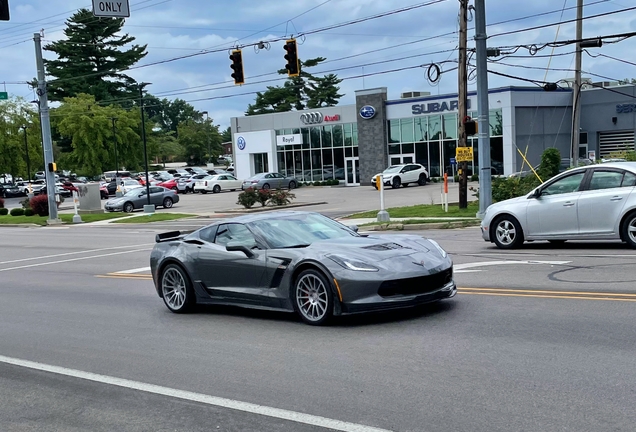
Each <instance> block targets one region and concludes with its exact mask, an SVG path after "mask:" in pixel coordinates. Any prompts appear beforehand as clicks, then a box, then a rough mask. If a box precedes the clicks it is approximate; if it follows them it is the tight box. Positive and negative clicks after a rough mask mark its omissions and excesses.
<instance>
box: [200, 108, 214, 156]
mask: <svg viewBox="0 0 636 432" xmlns="http://www.w3.org/2000/svg"><path fill="white" fill-rule="evenodd" d="M201 114H203V115H205V126H206V128H205V136H206V140H207V141H208V163H211V162H212V149H211V148H210V134H209V133H208V129H207V126H208V122H209V121H210V115H209V114H208V112H207V111H203V112H202V113H201Z"/></svg>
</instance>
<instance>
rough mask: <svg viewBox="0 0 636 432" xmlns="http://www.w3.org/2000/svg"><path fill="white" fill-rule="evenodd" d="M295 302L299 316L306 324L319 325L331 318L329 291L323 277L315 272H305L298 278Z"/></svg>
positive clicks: (330, 296)
mask: <svg viewBox="0 0 636 432" xmlns="http://www.w3.org/2000/svg"><path fill="white" fill-rule="evenodd" d="M295 301H296V307H297V310H298V312H299V313H300V316H301V317H302V319H303V320H304V321H305V322H306V323H308V324H313V325H321V324H323V323H324V322H325V321H327V320H328V319H329V318H330V317H331V313H332V309H333V296H332V294H331V290H330V289H329V287H328V284H327V281H326V279H325V278H324V276H323V275H322V274H321V273H319V272H317V271H315V270H305V271H304V272H302V273H301V274H300V276H299V277H298V280H297V281H296V287H295Z"/></svg>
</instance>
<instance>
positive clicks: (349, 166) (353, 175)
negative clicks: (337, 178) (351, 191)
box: [345, 157, 371, 186]
mask: <svg viewBox="0 0 636 432" xmlns="http://www.w3.org/2000/svg"><path fill="white" fill-rule="evenodd" d="M369 181H371V180H369ZM345 186H360V158H358V157H348V158H345Z"/></svg>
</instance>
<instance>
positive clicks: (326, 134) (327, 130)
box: [322, 126, 332, 147]
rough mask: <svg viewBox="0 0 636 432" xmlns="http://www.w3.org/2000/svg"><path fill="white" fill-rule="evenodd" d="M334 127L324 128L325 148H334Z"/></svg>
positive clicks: (323, 144) (323, 139)
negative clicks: (332, 137)
mask: <svg viewBox="0 0 636 432" xmlns="http://www.w3.org/2000/svg"><path fill="white" fill-rule="evenodd" d="M331 136H332V127H331V126H323V128H322V146H323V147H331V146H332V139H331Z"/></svg>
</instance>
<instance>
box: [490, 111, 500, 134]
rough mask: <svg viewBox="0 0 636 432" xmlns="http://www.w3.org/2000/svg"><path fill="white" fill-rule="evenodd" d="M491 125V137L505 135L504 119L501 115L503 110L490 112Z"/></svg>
mask: <svg viewBox="0 0 636 432" xmlns="http://www.w3.org/2000/svg"><path fill="white" fill-rule="evenodd" d="M489 114H490V115H489V119H488V121H489V123H490V135H491V136H502V135H503V118H502V114H501V109H495V110H490V113H489Z"/></svg>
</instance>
